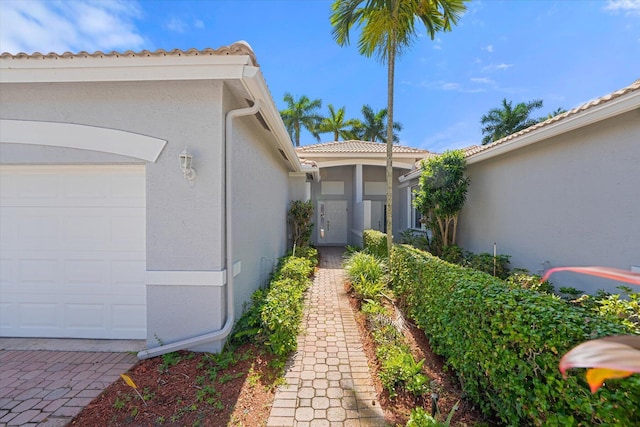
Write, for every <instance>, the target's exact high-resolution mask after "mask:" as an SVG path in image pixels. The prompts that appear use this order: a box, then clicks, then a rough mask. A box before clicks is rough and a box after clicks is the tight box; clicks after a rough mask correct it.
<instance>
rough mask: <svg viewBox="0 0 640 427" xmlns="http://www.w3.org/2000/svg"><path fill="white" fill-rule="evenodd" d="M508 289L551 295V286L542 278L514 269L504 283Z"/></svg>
mask: <svg viewBox="0 0 640 427" xmlns="http://www.w3.org/2000/svg"><path fill="white" fill-rule="evenodd" d="M505 282H506V283H507V286H509V287H510V288H520V289H531V290H532V291H537V292H545V293H552V292H553V285H552V284H551V283H549V281H548V280H545V281H544V282H543V281H542V277H541V276H538V275H536V274H531V273H529V271H527V270H524V269H514V270H513V272H511V274H510V275H509V277H507V280H506V281H505Z"/></svg>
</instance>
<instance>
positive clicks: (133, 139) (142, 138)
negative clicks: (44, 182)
mask: <svg viewBox="0 0 640 427" xmlns="http://www.w3.org/2000/svg"><path fill="white" fill-rule="evenodd" d="M0 141H1V142H3V143H8V144H32V145H47V146H53V147H66V148H78V149H81V150H92V151H100V152H104V153H112V154H120V155H123V156H128V157H134V158H137V159H142V160H146V161H148V162H155V161H156V160H157V159H158V156H160V153H161V152H162V149H163V148H164V146H165V145H166V144H167V141H165V140H163V139H159V138H154V137H151V136H146V135H140V134H137V133H133V132H127V131H122V130H117V129H107V128H101V127H97V126H87V125H79V124H74V123H58V122H42V121H33V120H8V119H0Z"/></svg>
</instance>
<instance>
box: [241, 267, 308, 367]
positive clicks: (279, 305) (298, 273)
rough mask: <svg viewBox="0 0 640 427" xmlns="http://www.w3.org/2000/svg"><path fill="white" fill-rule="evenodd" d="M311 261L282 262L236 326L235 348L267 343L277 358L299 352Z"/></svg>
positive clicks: (255, 295)
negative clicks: (297, 350)
mask: <svg viewBox="0 0 640 427" xmlns="http://www.w3.org/2000/svg"><path fill="white" fill-rule="evenodd" d="M311 255H313V254H311ZM312 259H313V258H312ZM312 259H308V258H299V257H294V256H285V257H283V258H281V259H280V261H279V262H278V266H277V267H276V271H275V272H274V274H273V278H272V279H271V281H270V283H269V286H268V287H267V288H266V289H258V290H257V291H255V292H254V293H253V295H252V296H251V306H250V307H249V308H248V309H247V310H246V311H245V313H244V314H243V315H242V317H241V318H240V319H239V320H238V322H237V323H236V325H235V329H234V334H233V337H232V340H233V341H234V343H235V344H241V343H243V342H247V341H253V342H261V343H264V342H266V344H267V346H268V347H269V349H270V350H271V352H272V353H274V354H276V355H278V356H288V355H289V354H290V353H291V352H292V351H294V350H295V349H296V346H297V337H298V332H299V329H300V322H301V320H302V311H303V309H304V292H305V291H306V290H307V288H308V287H309V284H310V283H311V281H310V279H309V277H310V276H311V274H312V273H313V270H314V267H315V264H314V262H313V261H312Z"/></svg>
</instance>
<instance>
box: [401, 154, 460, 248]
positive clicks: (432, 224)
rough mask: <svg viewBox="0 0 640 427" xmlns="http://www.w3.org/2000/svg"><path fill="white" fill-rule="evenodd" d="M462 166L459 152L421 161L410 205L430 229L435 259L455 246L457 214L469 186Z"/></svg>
mask: <svg viewBox="0 0 640 427" xmlns="http://www.w3.org/2000/svg"><path fill="white" fill-rule="evenodd" d="M466 165H467V163H466V160H465V157H464V153H463V152H462V150H455V151H445V152H444V153H442V154H441V155H439V156H434V157H430V158H428V159H427V160H423V161H422V173H421V175H420V179H419V183H418V190H417V191H416V192H415V199H414V201H413V204H414V206H415V208H416V209H418V210H419V211H420V212H421V213H422V216H423V218H425V220H426V221H427V226H428V227H429V228H431V232H432V235H433V236H434V237H433V239H432V240H433V241H432V245H431V251H432V252H433V253H435V254H436V255H440V254H441V253H442V250H443V248H444V247H446V246H451V245H454V244H455V243H456V231H457V226H458V213H459V212H460V210H462V206H464V202H465V200H466V198H467V189H468V187H469V183H470V182H471V181H470V179H469V178H468V177H467V176H465V169H466ZM435 243H438V244H437V245H436V244H435Z"/></svg>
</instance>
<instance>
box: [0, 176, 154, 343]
mask: <svg viewBox="0 0 640 427" xmlns="http://www.w3.org/2000/svg"><path fill="white" fill-rule="evenodd" d="M0 189H1V190H2V192H1V194H0V209H1V210H0V220H1V221H0V250H1V253H0V266H1V270H2V271H0V307H1V309H2V310H1V311H2V312H1V313H0V335H2V336H25V337H76V338H123V339H124V338H134V339H139V338H145V337H146V284H145V271H146V265H145V251H146V249H145V239H146V234H145V215H146V211H145V209H146V208H145V178H144V167H143V166H130V165H127V166H115V165H114V166H20V167H11V166H8V167H7V166H0Z"/></svg>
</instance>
